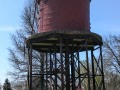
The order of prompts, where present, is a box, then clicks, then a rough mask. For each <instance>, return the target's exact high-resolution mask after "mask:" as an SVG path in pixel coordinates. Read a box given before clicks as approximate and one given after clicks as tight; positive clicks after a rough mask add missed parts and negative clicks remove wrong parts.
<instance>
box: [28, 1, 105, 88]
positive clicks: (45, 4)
mask: <svg viewBox="0 0 120 90" xmlns="http://www.w3.org/2000/svg"><path fill="white" fill-rule="evenodd" d="M37 4H38V6H39V20H38V24H39V28H38V33H37V34H34V35H32V36H30V37H28V39H27V41H26V44H27V47H28V55H29V75H28V85H29V90H33V89H32V83H33V80H32V78H33V76H38V77H39V76H40V77H42V78H43V79H42V81H41V82H43V84H42V85H44V86H42V85H41V87H42V90H105V86H104V73H103V59H102V47H101V46H102V44H103V42H102V38H101V36H100V35H98V34H96V33H92V32H91V31H90V14H89V13H90V0H37ZM32 50H36V51H38V52H40V53H43V54H44V60H43V62H42V63H44V64H43V65H44V66H42V69H41V72H40V73H39V74H35V73H34V72H33V71H32V67H33V66H32ZM42 63H41V65H42Z"/></svg>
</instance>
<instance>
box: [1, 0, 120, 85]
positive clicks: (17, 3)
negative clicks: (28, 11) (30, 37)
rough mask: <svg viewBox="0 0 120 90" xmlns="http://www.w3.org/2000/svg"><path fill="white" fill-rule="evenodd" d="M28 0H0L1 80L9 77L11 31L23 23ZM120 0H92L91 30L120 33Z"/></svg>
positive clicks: (99, 32) (101, 32) (101, 33)
mask: <svg viewBox="0 0 120 90" xmlns="http://www.w3.org/2000/svg"><path fill="white" fill-rule="evenodd" d="M25 1H26V0H12V1H11V0H0V51H1V52H0V82H1V83H3V82H4V80H5V79H6V78H7V77H8V76H7V75H6V74H7V72H8V71H10V70H11V68H12V67H11V66H10V63H9V62H8V57H9V52H8V50H7V48H9V47H12V43H11V40H10V33H14V32H15V30H17V29H19V27H20V25H21V19H20V16H21V13H22V10H23V8H24V5H25ZM119 9H120V0H92V1H91V11H90V22H91V32H94V33H98V34H100V35H102V36H104V35H108V34H120V10H119Z"/></svg>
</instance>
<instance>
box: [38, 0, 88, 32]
mask: <svg viewBox="0 0 120 90" xmlns="http://www.w3.org/2000/svg"><path fill="white" fill-rule="evenodd" d="M89 8H90V0H39V12H40V13H39V22H38V24H39V28H38V32H39V33H40V32H49V31H58V30H78V31H85V32H90V15H89V12H90V10H89Z"/></svg>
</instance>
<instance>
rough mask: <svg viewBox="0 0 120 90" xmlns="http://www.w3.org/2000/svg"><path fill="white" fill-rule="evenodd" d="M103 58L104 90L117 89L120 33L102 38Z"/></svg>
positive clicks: (119, 80) (118, 83)
mask: <svg viewBox="0 0 120 90" xmlns="http://www.w3.org/2000/svg"><path fill="white" fill-rule="evenodd" d="M103 59H104V72H105V86H106V90H119V88H120V78H119V77H120V35H109V37H107V38H105V39H104V45H103Z"/></svg>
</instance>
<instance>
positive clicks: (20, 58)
mask: <svg viewBox="0 0 120 90" xmlns="http://www.w3.org/2000/svg"><path fill="white" fill-rule="evenodd" d="M36 13H37V5H36V1H35V0H29V2H28V4H27V5H26V6H25V8H24V10H23V13H22V16H21V20H22V26H21V29H19V30H17V31H16V33H15V34H11V40H12V42H13V47H11V48H9V49H8V50H9V53H10V56H9V61H10V62H11V65H12V66H13V68H14V69H13V71H10V72H9V75H11V76H13V78H14V79H15V81H16V83H18V81H26V79H27V71H28V56H27V53H28V52H27V49H26V47H25V42H26V38H27V37H28V36H30V35H33V34H35V33H37V28H38V21H37V17H36ZM32 54H33V57H32V58H33V70H34V72H40V66H41V61H42V60H43V58H42V56H41V55H42V54H40V53H39V52H36V51H33V53H32ZM38 68H39V69H38ZM37 80H38V79H37ZM34 81H36V80H34ZM35 90H37V89H35Z"/></svg>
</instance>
